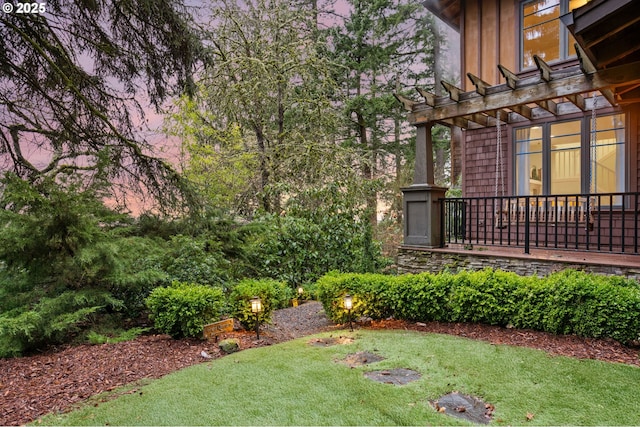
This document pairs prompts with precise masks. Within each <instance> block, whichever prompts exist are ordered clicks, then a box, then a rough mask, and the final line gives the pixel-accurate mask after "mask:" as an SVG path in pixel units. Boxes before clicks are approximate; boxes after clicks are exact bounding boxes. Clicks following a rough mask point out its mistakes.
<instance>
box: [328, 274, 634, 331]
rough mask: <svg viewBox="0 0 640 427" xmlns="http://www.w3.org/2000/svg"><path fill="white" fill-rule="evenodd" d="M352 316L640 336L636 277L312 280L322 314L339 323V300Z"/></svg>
mask: <svg viewBox="0 0 640 427" xmlns="http://www.w3.org/2000/svg"><path fill="white" fill-rule="evenodd" d="M347 293H350V294H352V295H353V297H354V298H353V299H354V308H353V312H354V315H356V316H358V315H365V316H369V317H372V318H374V319H381V318H384V317H386V316H389V315H392V316H394V317H396V318H398V319H406V320H412V321H441V322H452V321H455V322H477V323H486V324H492V325H499V326H507V325H513V326H515V327H518V328H530V329H535V330H540V331H546V332H551V333H555V334H577V335H581V336H585V337H595V338H603V337H610V338H613V339H616V340H618V341H620V342H622V343H629V342H632V341H636V340H638V339H640V315H639V314H640V286H639V285H638V283H637V282H635V281H631V280H627V279H621V278H617V277H610V276H599V275H594V274H587V273H584V272H579V271H574V270H567V271H563V272H560V273H555V274H551V275H549V276H548V277H546V278H538V277H521V276H518V275H516V274H514V273H507V272H503V271H494V270H491V269H486V270H483V271H477V272H461V273H458V274H455V275H453V274H449V273H440V274H435V275H434V274H429V273H423V274H418V275H410V274H408V275H403V276H382V275H374V274H339V273H335V272H333V273H330V274H327V275H325V276H323V277H322V278H321V279H320V280H318V282H317V294H318V299H319V300H320V301H321V302H322V304H323V306H324V308H325V311H326V313H327V316H329V318H331V319H332V320H334V321H336V322H344V321H345V319H346V313H345V310H344V309H343V308H342V298H343V297H344V295H345V294H347Z"/></svg>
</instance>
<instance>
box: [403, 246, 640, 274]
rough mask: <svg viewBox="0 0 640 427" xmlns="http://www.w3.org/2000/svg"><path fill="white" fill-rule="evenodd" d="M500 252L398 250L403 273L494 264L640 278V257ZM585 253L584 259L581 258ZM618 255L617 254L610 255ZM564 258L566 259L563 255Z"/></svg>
mask: <svg viewBox="0 0 640 427" xmlns="http://www.w3.org/2000/svg"><path fill="white" fill-rule="evenodd" d="M518 251H519V250H518V249H515V250H514V251H513V252H514V253H498V252H497V251H491V250H477V249H474V250H465V249H458V250H456V249H426V248H416V247H407V246H401V247H400V248H399V250H398V264H397V265H398V272H399V273H423V272H431V273H438V272H440V271H443V270H448V271H451V272H454V273H455V272H458V271H461V270H468V271H475V270H482V269H484V268H487V267H491V268H493V269H496V270H504V271H512V272H514V273H517V274H519V275H521V276H529V275H534V274H535V275H538V276H546V275H548V274H550V273H553V272H556V271H560V270H564V269H568V268H570V269H575V270H584V271H588V272H592V273H598V274H604V275H615V276H623V277H628V278H632V279H636V280H640V257H638V260H637V262H638V265H633V266H632V265H623V262H621V263H619V265H618V263H615V262H613V261H612V260H607V259H604V260H602V261H601V262H597V261H596V262H594V261H589V260H587V259H586V257H590V258H594V257H592V256H590V254H577V255H576V253H564V254H553V255H549V254H548V253H545V254H537V255H536V254H533V253H532V254H531V255H526V254H518V253H517V252H518ZM581 256H584V257H585V258H583V259H578V258H579V257H581ZM608 256H609V257H612V259H615V255H608ZM561 258H564V259H561Z"/></svg>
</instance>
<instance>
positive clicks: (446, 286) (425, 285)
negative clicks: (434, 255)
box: [388, 273, 455, 322]
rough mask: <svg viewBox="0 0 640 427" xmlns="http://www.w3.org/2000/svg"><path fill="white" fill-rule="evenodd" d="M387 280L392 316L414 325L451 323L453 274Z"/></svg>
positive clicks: (425, 274)
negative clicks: (437, 322) (435, 322)
mask: <svg viewBox="0 0 640 427" xmlns="http://www.w3.org/2000/svg"><path fill="white" fill-rule="evenodd" d="M389 281H390V282H391V283H390V287H391V290H390V291H389V293H388V295H389V297H390V303H391V308H392V311H393V313H394V316H396V317H398V318H400V319H406V320H411V321H416V322H430V321H450V320H451V308H450V304H449V294H450V293H451V289H452V288H453V286H454V282H455V276H454V275H453V274H450V273H441V274H431V273H421V274H417V275H413V274H405V275H402V276H397V278H392V279H390V280H389Z"/></svg>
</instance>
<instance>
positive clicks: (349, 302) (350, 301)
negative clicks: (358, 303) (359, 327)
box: [343, 294, 353, 331]
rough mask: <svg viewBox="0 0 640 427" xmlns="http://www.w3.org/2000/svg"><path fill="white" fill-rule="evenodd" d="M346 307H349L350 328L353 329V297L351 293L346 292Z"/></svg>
mask: <svg viewBox="0 0 640 427" xmlns="http://www.w3.org/2000/svg"><path fill="white" fill-rule="evenodd" d="M343 301H344V308H346V309H347V316H348V317H349V329H350V330H351V331H353V323H352V322H351V309H352V308H353V298H352V297H351V295H349V294H346V295H345V296H344V299H343Z"/></svg>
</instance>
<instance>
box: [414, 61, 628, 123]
mask: <svg viewBox="0 0 640 427" xmlns="http://www.w3.org/2000/svg"><path fill="white" fill-rule="evenodd" d="M507 71H508V70H507ZM520 83H522V82H520ZM638 83H640V62H633V63H629V64H625V65H620V66H617V67H612V68H608V69H606V70H599V71H595V72H592V73H590V74H581V73H576V74H568V75H565V76H558V77H555V78H553V79H551V80H550V81H548V82H547V81H544V80H542V81H540V80H538V81H537V83H536V82H534V83H530V84H517V85H516V83H515V81H512V84H513V85H514V86H517V87H516V88H515V89H512V88H511V87H510V86H508V84H507V86H502V87H500V86H494V87H491V88H487V89H491V90H490V91H489V90H487V92H488V93H487V94H486V95H484V96H480V95H478V94H477V93H475V92H466V93H464V94H459V99H460V101H458V102H455V101H451V100H448V99H446V98H438V99H436V100H435V102H434V104H435V105H434V106H427V105H426V104H421V105H415V106H414V107H413V110H412V112H411V113H410V114H409V120H410V122H411V123H414V124H416V123H425V122H430V121H433V122H437V121H444V120H446V119H452V118H454V117H463V116H470V115H473V114H476V113H488V112H490V111H494V110H499V109H505V108H509V109H513V108H514V107H515V108H518V106H523V105H527V104H535V103H537V104H538V105H541V104H542V105H544V102H545V101H551V100H554V99H558V98H562V97H565V98H567V99H568V98H569V97H574V96H575V95H579V94H584V93H587V92H592V91H600V92H603V91H604V90H607V89H609V90H612V89H614V88H616V87H619V86H628V85H633V84H638ZM603 95H604V93H603ZM575 102H576V103H578V104H579V103H580V101H578V100H577V99H575ZM542 105H541V106H542ZM550 105H551V104H547V105H546V106H547V107H548V108H549V109H551V110H552V109H553V107H551V106H550ZM543 108H544V107H543ZM548 108H545V109H548ZM551 112H553V111H551Z"/></svg>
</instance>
